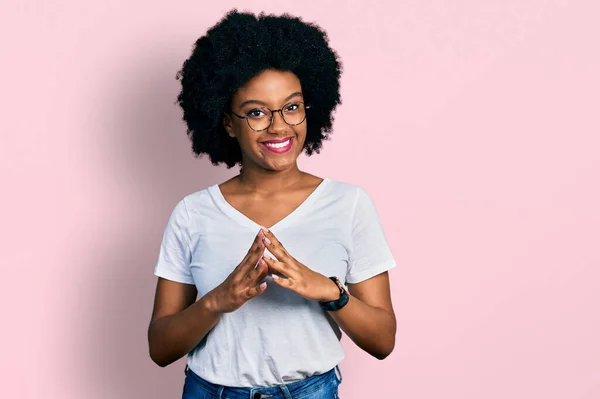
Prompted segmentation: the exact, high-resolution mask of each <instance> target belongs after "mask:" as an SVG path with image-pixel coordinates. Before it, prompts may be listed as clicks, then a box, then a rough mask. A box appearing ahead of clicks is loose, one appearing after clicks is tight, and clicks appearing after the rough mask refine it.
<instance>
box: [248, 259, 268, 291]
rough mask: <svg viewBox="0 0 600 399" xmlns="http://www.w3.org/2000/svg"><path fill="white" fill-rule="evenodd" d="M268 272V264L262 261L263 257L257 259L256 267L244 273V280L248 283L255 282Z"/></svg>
mask: <svg viewBox="0 0 600 399" xmlns="http://www.w3.org/2000/svg"><path fill="white" fill-rule="evenodd" d="M267 274H269V266H268V265H267V263H266V262H265V261H264V259H263V258H261V259H259V261H258V265H257V266H256V268H254V269H252V270H250V271H249V272H248V274H246V280H247V281H248V282H249V283H250V284H253V285H254V284H257V283H258V282H259V281H260V280H262V279H263V278H265V276H266V275H267Z"/></svg>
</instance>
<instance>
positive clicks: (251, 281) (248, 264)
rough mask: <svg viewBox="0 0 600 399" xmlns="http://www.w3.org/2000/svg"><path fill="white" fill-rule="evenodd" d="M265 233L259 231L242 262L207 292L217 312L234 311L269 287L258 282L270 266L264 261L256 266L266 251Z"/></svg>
mask: <svg viewBox="0 0 600 399" xmlns="http://www.w3.org/2000/svg"><path fill="white" fill-rule="evenodd" d="M263 235H264V233H263V231H262V230H261V231H259V232H258V234H257V235H256V238H255V239H254V242H253V243H252V246H251V247H250V249H249V250H248V253H247V254H246V256H245V257H244V259H243V260H242V262H241V263H240V264H239V265H237V267H236V268H235V269H234V270H233V272H231V274H230V275H229V276H227V278H226V279H225V281H223V282H222V283H221V284H220V285H219V286H218V287H216V288H215V289H214V290H212V291H211V292H209V293H208V294H207V295H210V298H211V303H212V306H211V309H213V310H214V311H215V312H217V313H230V312H233V311H235V310H237V309H238V308H240V307H241V306H242V305H243V304H244V303H246V302H247V301H248V300H250V299H252V298H254V297H256V296H258V295H260V294H262V293H263V292H265V290H266V289H267V283H265V282H263V283H262V284H260V285H258V283H259V281H260V280H262V279H263V278H265V276H266V275H267V274H268V273H269V268H268V267H267V265H266V264H265V263H264V262H260V263H259V264H258V266H257V267H256V268H255V266H256V264H257V263H258V261H259V260H260V259H261V257H262V256H263V253H264V252H265V246H264V242H263V240H262V238H263Z"/></svg>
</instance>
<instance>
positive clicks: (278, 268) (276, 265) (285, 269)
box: [263, 255, 294, 277]
mask: <svg viewBox="0 0 600 399" xmlns="http://www.w3.org/2000/svg"><path fill="white" fill-rule="evenodd" d="M263 259H264V261H265V263H266V264H267V265H268V266H269V269H270V270H272V271H275V272H277V273H279V274H282V275H284V276H286V277H291V275H292V274H293V272H294V271H293V270H292V269H291V268H290V267H289V266H288V265H287V264H286V263H284V262H280V261H277V260H275V259H273V258H271V257H269V256H268V255H264V256H263Z"/></svg>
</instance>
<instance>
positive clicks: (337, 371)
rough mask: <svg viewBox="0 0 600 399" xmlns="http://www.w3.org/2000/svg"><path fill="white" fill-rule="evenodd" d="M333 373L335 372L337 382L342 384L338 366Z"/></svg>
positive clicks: (340, 371)
mask: <svg viewBox="0 0 600 399" xmlns="http://www.w3.org/2000/svg"><path fill="white" fill-rule="evenodd" d="M335 372H336V375H335V376H336V377H337V379H338V382H339V383H340V384H341V383H342V370H340V365H339V364H338V365H337V366H335Z"/></svg>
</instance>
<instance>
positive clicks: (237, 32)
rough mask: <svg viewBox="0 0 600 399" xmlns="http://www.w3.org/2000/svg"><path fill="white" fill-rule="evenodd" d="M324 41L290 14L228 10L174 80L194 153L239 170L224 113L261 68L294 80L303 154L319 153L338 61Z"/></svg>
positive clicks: (333, 101) (333, 103)
mask: <svg viewBox="0 0 600 399" xmlns="http://www.w3.org/2000/svg"><path fill="white" fill-rule="evenodd" d="M328 43H329V38H328V37H327V34H326V32H325V31H323V30H322V29H321V28H320V27H318V26H317V25H314V24H312V23H307V22H304V21H302V20H301V19H300V18H297V17H293V16H291V15H289V14H283V15H281V16H275V15H265V14H264V13H261V14H259V15H258V16H256V15H254V14H251V13H247V12H243V13H240V12H238V11H237V10H235V9H234V10H231V11H229V12H228V13H227V14H226V15H225V16H224V17H223V19H222V20H221V21H219V22H218V23H217V24H216V25H214V26H213V27H211V28H210V29H209V30H208V31H207V33H206V34H205V35H204V36H202V37H200V38H199V39H198V40H197V41H196V43H195V44H194V47H193V51H192V54H191V55H190V57H189V58H188V59H187V60H186V61H185V62H184V63H183V66H182V68H181V70H180V71H179V72H178V73H177V76H176V78H177V80H180V81H181V91H180V93H179V95H178V96H177V103H178V104H179V106H180V107H181V108H182V110H183V120H184V121H185V123H186V125H187V135H188V137H189V139H190V141H191V142H192V151H193V153H194V154H196V155H197V156H201V155H203V154H207V155H208V156H209V158H210V161H211V162H212V163H213V164H214V165H218V164H221V163H224V164H226V165H227V167H228V168H231V167H233V166H234V165H236V164H239V165H241V163H242V153H241V150H240V146H239V144H238V142H237V139H235V138H232V137H230V136H229V135H228V134H227V133H226V131H225V128H224V127H223V123H222V121H223V114H224V112H226V111H229V110H230V109H229V107H230V104H231V96H232V95H233V94H234V92H235V91H236V90H237V89H239V88H240V87H242V86H243V85H244V84H245V83H246V82H247V81H248V80H250V79H251V78H252V77H254V76H256V75H258V74H259V73H260V72H262V71H264V70H266V69H276V70H282V71H289V72H292V73H294V74H295V75H296V76H297V77H298V79H299V80H300V84H301V85H302V92H303V96H304V101H305V102H306V103H307V104H309V105H310V109H309V110H308V112H307V132H306V140H305V143H304V149H303V150H304V152H305V153H306V154H308V155H312V154H313V153H319V151H320V149H321V145H322V142H323V140H326V139H328V137H329V134H330V133H331V129H332V124H333V111H334V110H335V108H336V107H337V105H339V104H341V99H340V93H339V89H340V75H341V72H342V64H341V61H340V59H339V57H338V55H337V54H336V52H335V51H334V50H332V49H331V48H330V47H329V44H328ZM308 121H310V123H308Z"/></svg>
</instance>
